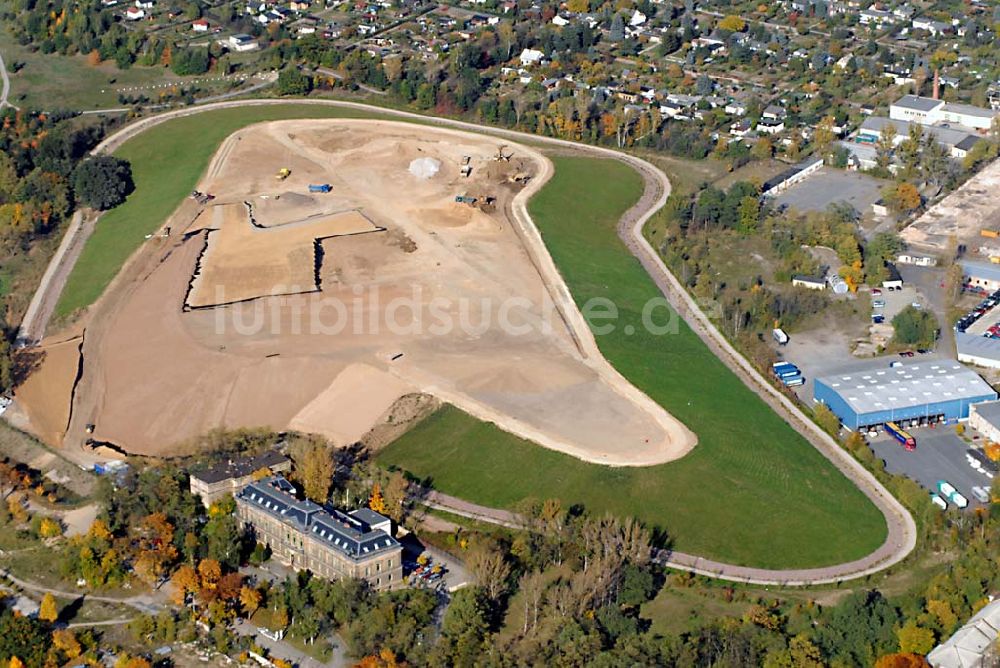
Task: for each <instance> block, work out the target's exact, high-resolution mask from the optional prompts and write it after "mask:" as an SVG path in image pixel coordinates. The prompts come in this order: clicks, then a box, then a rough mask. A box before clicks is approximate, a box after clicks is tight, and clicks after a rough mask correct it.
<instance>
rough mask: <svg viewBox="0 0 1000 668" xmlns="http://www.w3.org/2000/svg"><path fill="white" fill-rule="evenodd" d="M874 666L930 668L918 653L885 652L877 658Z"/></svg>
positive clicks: (879, 667)
mask: <svg viewBox="0 0 1000 668" xmlns="http://www.w3.org/2000/svg"><path fill="white" fill-rule="evenodd" d="M875 668H930V664H929V663H927V659H925V658H924V657H922V656H920V655H919V654H906V653H900V654H886V655H884V656H880V657H879V658H878V661H876V662H875Z"/></svg>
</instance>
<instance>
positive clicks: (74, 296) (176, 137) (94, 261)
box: [55, 105, 358, 318]
mask: <svg viewBox="0 0 1000 668" xmlns="http://www.w3.org/2000/svg"><path fill="white" fill-rule="evenodd" d="M357 115H358V114H356V113H353V112H351V111H350V110H342V109H335V108H326V107H303V106H301V105H298V106H294V105H288V106H283V105H281V106H273V107H247V108H242V109H241V108H236V109H223V110H219V111H213V112H206V113H204V114H200V115H197V116H191V117H188V118H180V119H176V120H172V121H170V122H168V123H164V124H162V125H158V126H156V127H154V128H151V129H150V130H147V131H146V132H143V133H142V134H140V135H138V136H137V137H135V138H133V139H131V140H129V141H128V142H126V143H125V144H124V145H122V147H121V148H119V149H118V151H116V152H115V155H117V156H119V157H122V158H126V159H127V160H130V161H131V162H132V175H133V177H134V179H135V186H136V189H135V192H134V193H132V195H131V196H130V197H129V198H128V201H127V202H125V203H124V204H123V205H121V206H119V207H118V208H116V209H113V210H111V211H109V212H108V213H106V214H105V215H104V216H102V217H101V220H100V222H98V224H97V229H96V230H94V234H93V236H91V238H90V239H89V240H88V241H87V245H86V246H85V247H84V249H83V253H82V254H81V255H80V260H79V261H78V262H77V264H76V266H75V267H74V268H73V271H72V272H71V273H70V276H69V280H68V281H67V283H66V288H65V289H64V290H63V293H62V295H61V297H60V298H59V302H58V304H57V305H56V310H55V317H56V318H61V317H65V316H67V315H69V314H71V313H73V312H74V311H76V310H77V309H80V308H84V307H86V306H89V305H90V304H92V303H93V302H94V301H95V300H96V299H97V298H98V297H99V296H100V295H101V293H102V292H103V291H104V288H106V287H107V286H108V283H110V282H111V279H112V278H114V277H115V275H116V274H117V273H118V270H119V269H121V266H122V264H123V263H124V262H125V260H126V259H127V258H128V256H129V255H131V254H132V252H133V251H135V249H136V248H138V247H139V245H140V244H142V242H143V240H144V238H145V236H146V235H147V234H149V233H150V232H153V231H154V230H156V229H157V228H159V226H160V225H162V224H163V221H165V220H166V219H167V217H168V216H169V215H170V214H171V213H172V212H173V210H174V209H176V208H177V205H178V204H179V203H180V201H181V200H182V199H183V198H184V197H186V196H187V195H188V193H190V192H191V190H193V189H194V186H195V185H196V184H197V183H198V179H199V178H201V174H202V173H203V172H204V171H205V169H206V168H207V166H208V162H209V160H210V159H211V157H212V154H214V153H215V151H216V149H217V148H218V147H219V144H220V143H221V142H222V140H223V139H225V138H226V137H227V136H229V135H230V134H232V133H233V132H235V131H236V130H238V129H239V128H241V127H244V126H246V125H249V124H251V123H257V122H260V121H267V120H274V119H279V118H304V117H308V118H325V117H348V116H351V117H353V116H357Z"/></svg>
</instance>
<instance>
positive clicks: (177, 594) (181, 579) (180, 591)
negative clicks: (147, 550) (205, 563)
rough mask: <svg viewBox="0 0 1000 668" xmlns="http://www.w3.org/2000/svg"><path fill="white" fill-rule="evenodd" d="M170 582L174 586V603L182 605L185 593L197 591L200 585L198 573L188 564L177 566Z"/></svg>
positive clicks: (185, 596) (185, 597)
mask: <svg viewBox="0 0 1000 668" xmlns="http://www.w3.org/2000/svg"><path fill="white" fill-rule="evenodd" d="M170 582H171V584H172V585H173V587H174V591H173V601H174V603H175V604H176V605H184V603H185V602H186V601H187V595H188V594H193V593H194V592H196V591H198V587H199V585H200V581H199V579H198V573H197V572H196V571H195V570H194V568H192V567H191V566H189V565H188V564H182V565H181V566H180V567H178V568H177V570H176V571H174V575H173V577H172V578H170Z"/></svg>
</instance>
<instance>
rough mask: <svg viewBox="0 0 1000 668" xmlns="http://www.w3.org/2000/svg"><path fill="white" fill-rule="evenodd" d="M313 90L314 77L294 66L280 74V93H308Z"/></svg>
mask: <svg viewBox="0 0 1000 668" xmlns="http://www.w3.org/2000/svg"><path fill="white" fill-rule="evenodd" d="M311 90H312V79H311V78H310V77H308V76H306V75H305V74H303V73H302V72H300V71H299V70H297V69H295V68H294V67H289V68H285V69H283V70H281V73H280V74H278V95H308V94H309V91H311Z"/></svg>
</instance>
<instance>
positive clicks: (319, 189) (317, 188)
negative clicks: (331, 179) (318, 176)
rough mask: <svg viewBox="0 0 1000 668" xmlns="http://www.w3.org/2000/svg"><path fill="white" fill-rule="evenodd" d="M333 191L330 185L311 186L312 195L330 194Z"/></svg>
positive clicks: (311, 184)
mask: <svg viewBox="0 0 1000 668" xmlns="http://www.w3.org/2000/svg"><path fill="white" fill-rule="evenodd" d="M331 190H333V188H332V187H331V186H330V184H329V183H320V184H313V183H310V184H309V192H311V193H328V192H330V191H331Z"/></svg>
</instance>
